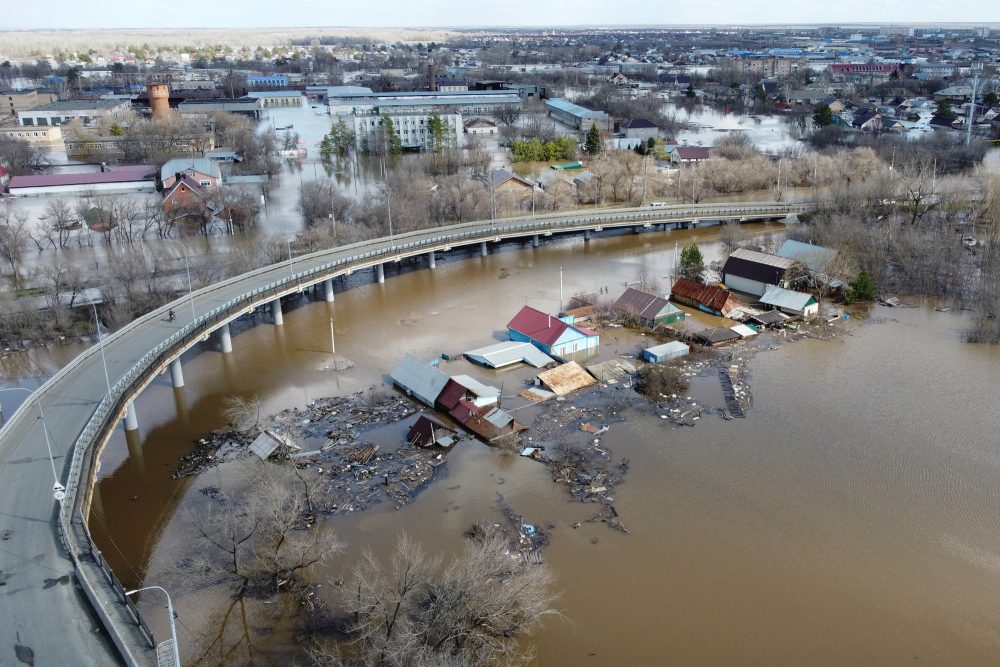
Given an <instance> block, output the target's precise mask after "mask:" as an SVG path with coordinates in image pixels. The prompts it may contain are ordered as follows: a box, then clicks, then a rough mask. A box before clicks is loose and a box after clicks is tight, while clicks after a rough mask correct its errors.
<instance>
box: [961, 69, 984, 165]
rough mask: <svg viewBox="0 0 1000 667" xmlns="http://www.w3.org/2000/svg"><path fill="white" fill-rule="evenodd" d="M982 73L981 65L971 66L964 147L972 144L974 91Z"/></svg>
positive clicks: (974, 116)
mask: <svg viewBox="0 0 1000 667" xmlns="http://www.w3.org/2000/svg"><path fill="white" fill-rule="evenodd" d="M982 71H983V65H982V63H975V64H973V65H972V99H971V100H970V102H969V118H968V120H966V121H965V145H966V146H968V145H969V144H970V143H972V123H973V121H974V120H975V118H976V89H977V88H979V73H980V72H982Z"/></svg>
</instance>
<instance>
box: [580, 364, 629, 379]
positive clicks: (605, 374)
mask: <svg viewBox="0 0 1000 667" xmlns="http://www.w3.org/2000/svg"><path fill="white" fill-rule="evenodd" d="M587 371H589V372H590V374H591V375H593V376H594V377H595V378H597V379H598V380H619V379H621V378H624V377H628V376H629V375H632V374H633V373H635V371H636V368H635V366H633V365H632V364H630V363H629V362H627V361H625V360H624V359H612V360H611V361H602V362H601V363H599V364H590V365H588V366H587Z"/></svg>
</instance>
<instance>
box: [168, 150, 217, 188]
mask: <svg viewBox="0 0 1000 667" xmlns="http://www.w3.org/2000/svg"><path fill="white" fill-rule="evenodd" d="M182 178H187V179H189V180H191V181H192V182H194V183H195V184H197V185H199V186H201V187H203V188H217V187H219V186H220V185H222V170H221V169H220V168H219V163H218V162H217V161H216V160H212V159H210V158H179V159H175V160H167V161H166V162H165V163H164V164H163V166H162V167H160V181H161V182H162V183H163V189H164V190H166V189H168V188H170V187H171V186H172V185H173V184H174V183H175V182H176V181H178V180H180V179H182Z"/></svg>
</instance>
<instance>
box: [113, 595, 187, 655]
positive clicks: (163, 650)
mask: <svg viewBox="0 0 1000 667" xmlns="http://www.w3.org/2000/svg"><path fill="white" fill-rule="evenodd" d="M154 588H155V589H156V590H158V591H161V592H162V593H163V594H164V595H166V596H167V618H168V619H169V620H170V639H167V640H166V641H162V642H160V643H159V644H157V645H156V660H157V663H158V664H160V665H165V664H173V666H174V667H181V655H180V648H179V647H178V646H177V627H176V626H175V625H174V605H173V603H172V602H171V601H170V593H168V592H167V589H165V588H163V587H162V586H146V587H144V588H136V589H134V590H131V591H125V595H126V596H129V595H135V594H136V593H141V592H142V591H150V590H153V589H154ZM168 652H169V653H168ZM164 654H167V655H164ZM167 657H169V658H170V663H167V662H166V660H165V658H167Z"/></svg>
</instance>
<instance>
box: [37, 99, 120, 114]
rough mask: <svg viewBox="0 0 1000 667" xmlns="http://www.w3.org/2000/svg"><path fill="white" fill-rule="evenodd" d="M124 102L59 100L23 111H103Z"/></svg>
mask: <svg viewBox="0 0 1000 667" xmlns="http://www.w3.org/2000/svg"><path fill="white" fill-rule="evenodd" d="M126 103H127V102H126V101H125V100H60V101H58V102H49V103H48V104H43V105H42V106H40V107H36V108H34V109H31V111H30V112H25V113H33V112H35V111H103V110H107V109H114V108H115V107H118V106H121V105H122V104H126Z"/></svg>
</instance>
